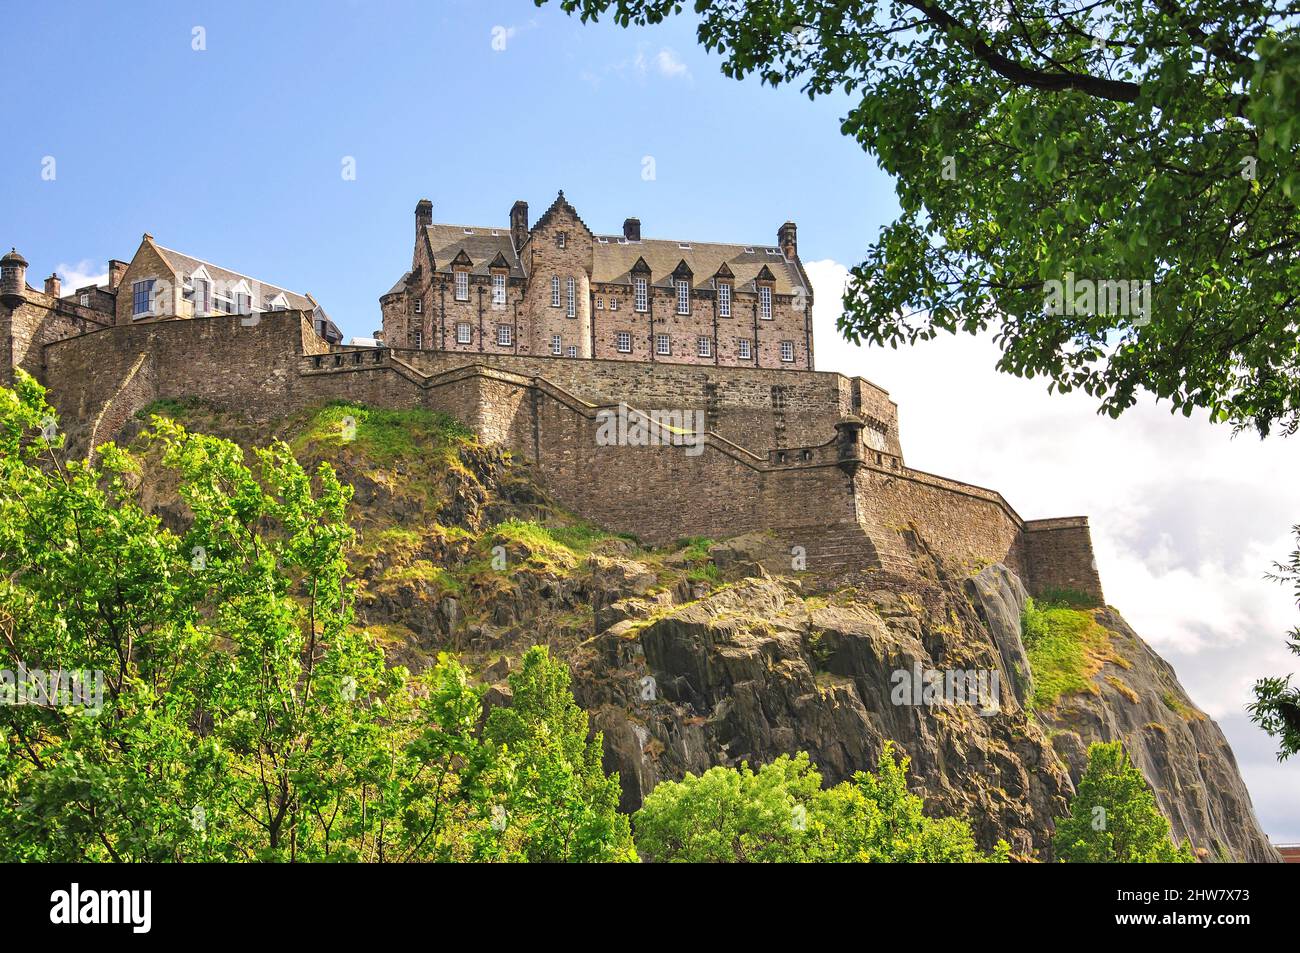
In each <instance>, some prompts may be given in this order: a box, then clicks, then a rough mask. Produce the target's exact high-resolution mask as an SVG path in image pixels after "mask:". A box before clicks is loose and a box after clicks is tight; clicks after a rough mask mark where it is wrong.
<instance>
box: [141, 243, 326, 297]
mask: <svg viewBox="0 0 1300 953" xmlns="http://www.w3.org/2000/svg"><path fill="white" fill-rule="evenodd" d="M153 246H154V248H156V249H158V254H160V255H162V257H163V260H164V261H166V262H167V264H168V265H169V266H171V268H172V270H173V271H175V272H176V273H177V274H178V275H180V276H181V277H184V276H186V275H192V274H193V273H194V272H196V271H198V270H199V269H200V268H201V269H203V270H204V271H205V272H207V275H208V277H209V278H210V279H212V280H213V281H214V282H221V283H223V284H225V285H227V286H229V287H233V286H235V285H237V284H238V283H239V282H240V281H246V282H248V284H249V286H250V287H252V286H260V289H259V290H260V298H259V299H258V300H257V301H254V302H253V304H254V306H256V307H261V306H262V300H264V299H266V298H274V297H275V296H276V295H279V294H283V295H284V300H285V302H286V303H287V305H288V307H289V308H290V309H291V310H294V311H315V310H316V302H315V301H313V300H312V299H311V297H310V296H309V295H301V294H298V293H297V292H296V291H290V290H289V289H288V288H281V287H280V286H279V285H273V284H269V283H268V282H265V281H260V280H259V279H257V278H250V277H249V276H248V275H244V274H241V273H239V272H237V271H231V270H230V269H229V268H222V267H221V266H220V265H214V264H213V263H212V262H210V261H204V260H203V259H202V258H195V257H193V256H192V255H187V254H185V253H184V252H179V251H176V250H175V249H173V248H164V247H163V246H162V245H159V244H158V243H157V242H154V243H153Z"/></svg>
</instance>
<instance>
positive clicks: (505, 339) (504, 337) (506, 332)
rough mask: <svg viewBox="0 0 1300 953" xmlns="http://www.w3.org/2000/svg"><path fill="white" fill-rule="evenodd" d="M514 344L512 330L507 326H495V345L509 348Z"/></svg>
mask: <svg viewBox="0 0 1300 953" xmlns="http://www.w3.org/2000/svg"><path fill="white" fill-rule="evenodd" d="M513 343H514V328H512V327H511V326H510V325H508V324H498V325H497V344H498V345H500V346H501V347H510V345H511V344H513Z"/></svg>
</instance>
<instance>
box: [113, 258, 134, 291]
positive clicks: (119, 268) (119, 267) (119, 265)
mask: <svg viewBox="0 0 1300 953" xmlns="http://www.w3.org/2000/svg"><path fill="white" fill-rule="evenodd" d="M129 267H131V265H130V262H125V261H120V260H118V259H116V258H110V259H109V260H108V290H109V291H116V290H117V288H118V285H120V284H121V283H122V279H123V278H125V277H126V270H127V268H129Z"/></svg>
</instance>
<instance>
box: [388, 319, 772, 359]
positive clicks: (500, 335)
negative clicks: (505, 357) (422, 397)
mask: <svg viewBox="0 0 1300 953" xmlns="http://www.w3.org/2000/svg"><path fill="white" fill-rule="evenodd" d="M473 341H474V328H473V326H472V325H471V324H469V323H468V322H465V321H462V322H460V323H458V324H457V325H456V343H457V344H472V343H473ZM414 344H415V347H416V349H417V350H419V349H421V348H423V347H424V332H423V331H421V330H419V329H417V330H416V331H415V335H414ZM513 345H514V327H513V326H512V325H509V324H498V325H497V346H498V347H512V346H513ZM614 346H615V347H616V348H617V349H618V352H619V353H620V354H631V353H632V332H631V331H619V332H617V333H616V334H615V335H614ZM752 347H753V342H752V341H750V339H749V338H737V339H736V357H737V358H738V359H739V360H742V361H748V360H750V359H751V358H752V357H753V353H754V352H753V349H752ZM672 353H673V342H672V337H671V336H670V335H667V334H656V335H655V354H657V355H659V356H660V357H671V356H672ZM551 354H553V355H554V356H556V357H560V356H561V355H565V356H568V357H577V356H578V349H577V348H576V347H574V346H573V345H569V346H568V347H567V348H566V347H565V346H564V339H563V337H562V336H561V335H559V334H553V335H551ZM695 355H696V357H712V356H713V338H711V337H708V336H706V335H701V336H699V337H697V338H696V339H695ZM781 360H782V361H784V362H786V363H790V362H792V361H793V360H794V342H793V341H782V342H781Z"/></svg>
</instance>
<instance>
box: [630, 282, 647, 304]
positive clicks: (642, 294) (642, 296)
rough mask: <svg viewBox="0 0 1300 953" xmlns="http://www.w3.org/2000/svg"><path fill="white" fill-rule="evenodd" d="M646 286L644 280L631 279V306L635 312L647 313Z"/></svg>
mask: <svg viewBox="0 0 1300 953" xmlns="http://www.w3.org/2000/svg"><path fill="white" fill-rule="evenodd" d="M646 286H647V282H646V280H645V278H642V277H636V278H633V279H632V306H633V307H634V308H635V309H636V310H637V311H647V310H649V308H650V292H649V290H648V289H647V287H646Z"/></svg>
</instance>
